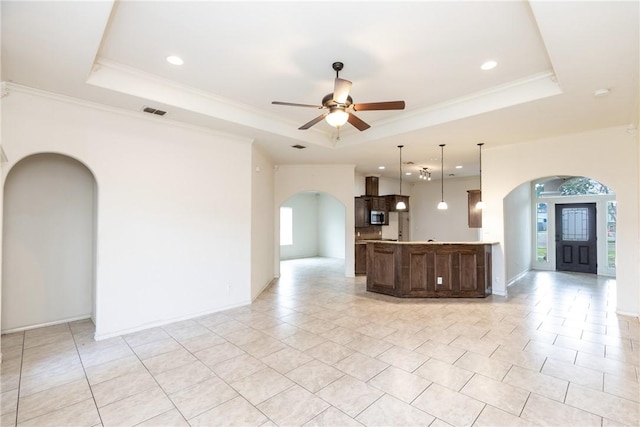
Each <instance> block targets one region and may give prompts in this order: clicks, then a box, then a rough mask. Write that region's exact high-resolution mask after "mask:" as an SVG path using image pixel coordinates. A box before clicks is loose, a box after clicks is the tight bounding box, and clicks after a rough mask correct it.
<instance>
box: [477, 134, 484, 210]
mask: <svg viewBox="0 0 640 427" xmlns="http://www.w3.org/2000/svg"><path fill="white" fill-rule="evenodd" d="M483 145H484V142H480V143H478V147H480V201H482V146H483Z"/></svg>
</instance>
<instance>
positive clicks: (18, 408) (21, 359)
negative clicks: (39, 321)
mask: <svg viewBox="0 0 640 427" xmlns="http://www.w3.org/2000/svg"><path fill="white" fill-rule="evenodd" d="M26 339H27V332H26V331H23V332H22V351H21V352H20V371H19V372H20V374H19V375H18V396H17V397H16V424H15V425H16V426H17V425H18V413H19V410H20V388H21V387H22V365H23V363H24V342H25V340H26Z"/></svg>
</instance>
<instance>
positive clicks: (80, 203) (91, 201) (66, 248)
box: [2, 153, 97, 332]
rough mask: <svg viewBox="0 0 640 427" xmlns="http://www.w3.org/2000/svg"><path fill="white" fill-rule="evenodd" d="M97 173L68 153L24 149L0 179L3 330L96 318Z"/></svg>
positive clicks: (8, 330)
mask: <svg viewBox="0 0 640 427" xmlns="http://www.w3.org/2000/svg"><path fill="white" fill-rule="evenodd" d="M96 200H97V188H96V181H95V178H94V176H93V174H92V173H91V171H90V170H89V169H88V168H87V167H86V166H84V165H83V164H82V163H80V162H79V161H77V160H75V159H72V158H70V157H68V156H64V155H60V154H53V153H45V154H35V155H32V156H29V157H26V158H24V159H22V160H21V161H19V162H18V163H16V164H15V166H14V167H13V168H12V169H11V170H10V171H9V173H8V175H7V178H6V180H5V185H4V206H3V243H2V244H3V247H2V258H3V259H2V263H3V268H2V330H3V332H10V331H15V330H21V329H29V328H32V327H37V326H44V325H50V324H55V323H61V322H66V321H71V320H78V319H85V318H89V317H91V318H95V296H94V295H95V248H96V244H95V240H96V239H95V235H96Z"/></svg>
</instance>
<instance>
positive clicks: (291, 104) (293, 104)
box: [271, 101, 323, 109]
mask: <svg viewBox="0 0 640 427" xmlns="http://www.w3.org/2000/svg"><path fill="white" fill-rule="evenodd" d="M271 103H272V104H274V105H288V106H290V107H309V108H318V109H321V108H323V107H322V105H311V104H295V103H293V102H281V101H272V102H271Z"/></svg>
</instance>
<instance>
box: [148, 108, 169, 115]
mask: <svg viewBox="0 0 640 427" xmlns="http://www.w3.org/2000/svg"><path fill="white" fill-rule="evenodd" d="M142 111H144V112H145V113H149V114H155V115H157V116H164V115H165V114H167V112H166V111H162V110H157V109H155V108H151V107H143V108H142Z"/></svg>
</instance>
